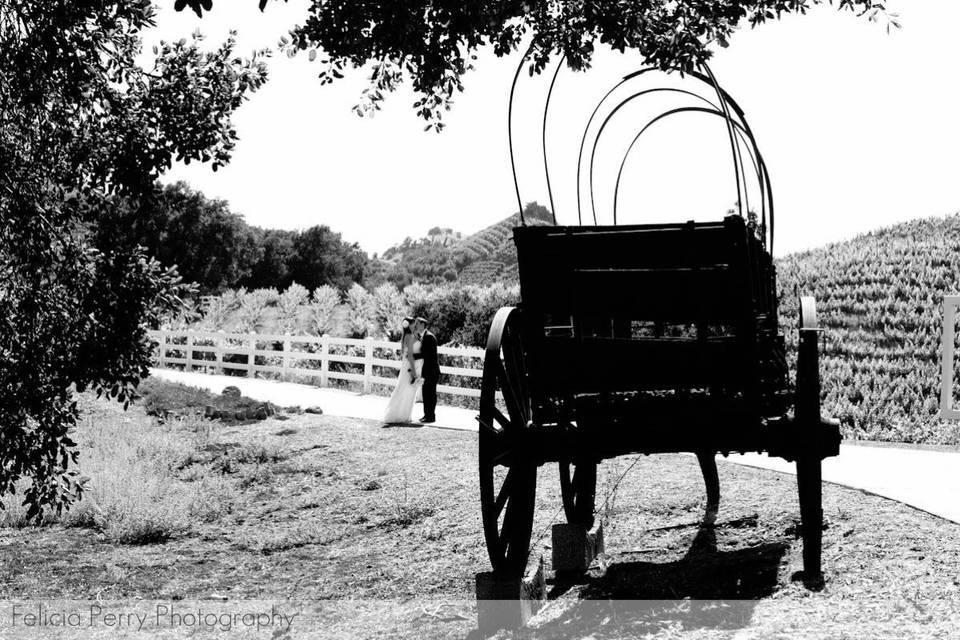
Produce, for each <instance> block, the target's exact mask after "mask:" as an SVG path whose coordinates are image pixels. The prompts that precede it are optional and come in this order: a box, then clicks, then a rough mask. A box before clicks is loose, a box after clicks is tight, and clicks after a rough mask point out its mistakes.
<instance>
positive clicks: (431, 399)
mask: <svg viewBox="0 0 960 640" xmlns="http://www.w3.org/2000/svg"><path fill="white" fill-rule="evenodd" d="M413 332H414V334H415V335H416V336H417V340H419V341H420V353H419V354H417V355H415V356H414V358H423V369H422V370H421V373H420V375H421V376H422V377H423V387H421V392H422V394H423V417H422V418H420V422H422V423H424V424H430V423H432V422H436V421H437V416H436V415H435V411H436V410H437V382H439V381H440V361H439V360H438V359H437V337H436V336H435V335H433V334H432V333H430V331H429V330H428V329H427V321H426V319H424V318H417V319H416V320H415V321H414V325H413Z"/></svg>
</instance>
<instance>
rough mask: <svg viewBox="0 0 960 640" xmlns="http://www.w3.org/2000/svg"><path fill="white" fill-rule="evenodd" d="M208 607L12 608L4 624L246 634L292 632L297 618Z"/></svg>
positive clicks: (276, 612) (272, 610)
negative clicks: (269, 631)
mask: <svg viewBox="0 0 960 640" xmlns="http://www.w3.org/2000/svg"><path fill="white" fill-rule="evenodd" d="M227 608H228V607H227V606H226V605H224V606H223V607H222V608H221V609H219V610H218V609H217V608H216V606H215V605H214V606H211V605H209V604H206V605H204V606H196V605H194V606H184V605H178V604H176V603H157V604H156V605H155V606H152V607H149V608H148V607H141V608H128V609H124V608H122V607H105V606H102V605H99V604H89V605H82V606H75V607H72V608H67V607H51V606H49V605H44V604H42V603H33V604H22V603H21V604H11V605H10V609H9V618H8V619H7V620H6V621H4V623H5V624H4V625H3V626H6V627H7V628H10V627H19V628H24V627H47V628H57V627H60V628H95V627H100V628H105V629H110V628H113V629H122V630H125V631H128V630H134V631H143V630H147V629H157V628H184V629H195V630H218V631H231V630H236V629H243V630H256V631H268V630H272V631H275V630H278V629H279V630H289V629H291V628H292V626H293V621H294V619H295V618H296V617H297V615H298V614H296V613H284V612H282V611H280V610H279V609H278V608H277V607H276V605H271V606H270V608H269V610H265V609H264V610H250V609H247V610H244V609H242V608H241V607H239V606H234V607H231V608H230V610H227Z"/></svg>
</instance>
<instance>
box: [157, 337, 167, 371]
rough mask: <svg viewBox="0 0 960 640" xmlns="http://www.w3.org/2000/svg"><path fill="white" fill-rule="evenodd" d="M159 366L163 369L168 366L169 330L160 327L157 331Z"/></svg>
mask: <svg viewBox="0 0 960 640" xmlns="http://www.w3.org/2000/svg"><path fill="white" fill-rule="evenodd" d="M157 366H158V367H160V368H161V369H164V368H166V366H167V331H166V329H160V331H158V332H157Z"/></svg>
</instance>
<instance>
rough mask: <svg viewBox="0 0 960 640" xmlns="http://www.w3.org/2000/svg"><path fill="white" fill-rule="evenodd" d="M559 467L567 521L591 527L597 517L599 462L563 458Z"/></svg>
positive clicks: (561, 493)
mask: <svg viewBox="0 0 960 640" xmlns="http://www.w3.org/2000/svg"><path fill="white" fill-rule="evenodd" d="M559 469H560V495H561V497H562V499H563V512H564V515H565V516H566V517H567V522H569V523H570V524H582V525H584V526H585V527H587V528H588V529H589V528H590V527H592V526H593V523H594V519H595V514H594V507H595V505H596V494H597V463H596V462H585V461H581V462H577V463H573V462H570V461H569V460H561V461H560V464H559ZM571 470H572V473H571Z"/></svg>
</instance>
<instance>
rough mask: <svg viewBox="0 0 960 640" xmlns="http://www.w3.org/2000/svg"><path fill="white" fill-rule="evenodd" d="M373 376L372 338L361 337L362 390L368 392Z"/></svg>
mask: <svg viewBox="0 0 960 640" xmlns="http://www.w3.org/2000/svg"><path fill="white" fill-rule="evenodd" d="M372 377H373V338H371V337H370V336H367V337H366V338H364V339H363V392H364V393H370V389H371V387H372V381H371V380H370V378H372Z"/></svg>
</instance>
